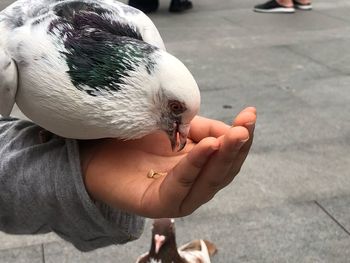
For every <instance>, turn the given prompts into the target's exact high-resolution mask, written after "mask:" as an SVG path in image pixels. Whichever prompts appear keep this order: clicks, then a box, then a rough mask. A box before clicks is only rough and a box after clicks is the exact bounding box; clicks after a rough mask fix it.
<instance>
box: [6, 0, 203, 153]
mask: <svg viewBox="0 0 350 263" xmlns="http://www.w3.org/2000/svg"><path fill="white" fill-rule="evenodd" d="M0 35H1V39H0V96H1V97H0V114H1V115H3V116H8V115H9V114H10V112H11V109H12V107H13V105H14V103H16V104H17V105H18V107H19V108H20V110H21V111H22V112H23V113H24V114H25V115H26V116H27V117H28V118H29V119H31V120H32V121H33V122H35V123H36V124H37V125H39V126H41V127H42V128H44V129H46V130H48V131H49V132H52V133H54V134H57V135H59V136H62V137H66V138H74V139H99V138H118V139H121V140H132V139H138V138H141V137H143V136H145V135H147V134H150V133H153V132H155V131H159V130H160V131H164V132H165V134H166V135H167V136H168V138H169V141H170V145H171V148H172V150H173V151H174V150H175V149H177V150H178V151H180V150H182V149H183V148H184V146H185V144H186V141H187V136H188V133H189V128H190V122H191V120H192V119H193V118H194V116H195V115H196V114H197V113H198V111H199V105H200V92H199V88H198V86H197V83H196V81H195V79H194V77H193V76H192V74H191V73H190V71H189V70H188V69H187V67H186V66H185V65H184V64H183V63H182V62H181V61H180V60H179V59H177V58H176V57H175V56H173V55H171V54H170V53H168V52H167V51H166V49H165V46H164V42H163V40H162V38H161V36H160V34H159V31H158V30H157V28H156V27H155V25H154V24H153V22H152V21H151V20H150V19H149V18H148V17H147V16H146V15H145V14H144V13H142V12H141V11H139V10H137V9H135V8H133V7H130V6H128V5H125V4H123V3H120V2H117V1H114V0H18V1H16V2H14V3H13V4H12V5H10V6H9V7H7V8H6V9H4V10H3V11H1V12H0Z"/></svg>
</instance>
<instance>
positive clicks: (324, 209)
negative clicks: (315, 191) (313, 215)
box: [314, 200, 350, 236]
mask: <svg viewBox="0 0 350 263" xmlns="http://www.w3.org/2000/svg"><path fill="white" fill-rule="evenodd" d="M314 203H315V204H316V205H317V206H318V207H319V208H321V210H322V211H323V212H324V213H325V214H326V215H327V216H329V217H330V218H331V219H332V220H333V221H334V222H335V223H336V224H337V225H338V226H339V227H340V228H341V229H342V230H343V231H344V232H345V233H346V234H348V235H349V236H350V232H349V231H348V230H347V229H346V228H345V226H343V225H342V224H341V223H340V222H339V221H338V220H337V219H336V218H335V217H334V216H332V214H331V213H330V212H328V211H327V209H326V208H324V207H323V206H322V205H321V204H320V203H319V202H317V201H316V200H314Z"/></svg>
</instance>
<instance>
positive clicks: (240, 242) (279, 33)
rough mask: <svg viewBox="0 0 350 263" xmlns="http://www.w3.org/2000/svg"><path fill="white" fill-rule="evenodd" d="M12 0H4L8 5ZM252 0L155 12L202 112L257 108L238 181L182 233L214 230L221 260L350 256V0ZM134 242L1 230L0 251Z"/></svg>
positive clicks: (101, 255)
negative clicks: (75, 241) (272, 2)
mask: <svg viewBox="0 0 350 263" xmlns="http://www.w3.org/2000/svg"><path fill="white" fill-rule="evenodd" d="M6 2H10V1H8V0H5V1H4V0H1V3H0V9H2V8H3V7H5V6H6ZM256 3H257V1H253V0H229V1H228V0H216V1H212V0H201V1H199V0H198V1H196V0H195V1H194V4H195V8H194V10H193V11H190V12H188V13H186V14H183V15H170V14H168V13H167V12H166V9H167V5H168V1H162V8H161V10H160V12H158V13H157V14H154V15H152V16H151V18H152V19H153V20H154V22H155V24H156V25H157V26H158V28H159V29H160V31H161V33H162V35H163V37H164V40H165V42H166V44H167V48H168V50H169V51H170V52H171V53H173V54H175V55H176V56H178V57H179V58H180V59H182V60H183V62H184V63H185V64H187V65H188V67H189V68H190V69H191V71H192V72H193V74H194V76H195V78H196V79H197V81H198V83H199V86H200V88H201V91H202V98H203V103H202V109H201V114H202V115H205V116H209V117H213V118H217V119H220V120H223V121H226V122H230V120H231V118H232V116H233V115H234V114H235V113H237V112H238V111H239V110H240V109H242V108H243V107H244V106H247V105H255V106H256V107H257V108H258V111H259V119H258V125H257V128H256V139H255V143H254V147H253V149H252V153H251V154H250V156H249V158H248V159H247V162H246V164H245V166H244V169H243V170H242V172H241V174H240V175H239V177H238V178H237V180H235V181H234V183H233V184H232V185H231V186H230V187H227V188H226V189H225V190H223V191H222V192H221V193H219V194H218V195H217V197H216V198H215V199H214V200H213V201H211V202H210V203H208V204H207V205H205V206H204V207H202V208H201V209H199V210H198V211H197V212H196V213H195V214H193V215H191V216H189V217H186V218H184V219H180V220H178V221H177V234H178V243H183V242H185V241H188V240H190V239H192V238H199V237H200V238H207V239H210V240H211V241H213V242H215V243H216V244H217V246H218V247H219V253H218V254H217V255H216V256H215V257H214V259H213V262H223V263H230V262H298V263H299V262H349V257H350V212H349V211H350V210H349V206H350V172H349V170H350V117H349V112H350V2H349V1H348V0H331V1H326V0H319V1H315V3H314V10H313V11H312V12H297V13H295V14H292V15H276V14H275V15H270V14H257V13H254V12H252V7H253V5H254V4H256ZM149 237H150V235H149V225H148V226H147V227H146V231H145V234H144V236H143V237H142V238H141V239H140V240H138V241H136V242H133V243H130V244H128V245H125V246H120V247H117V246H115V247H109V248H106V249H100V250H97V251H95V252H91V253H80V252H79V251H77V250H75V249H74V248H73V247H72V246H70V245H69V244H67V243H65V242H62V241H61V240H59V239H58V238H57V237H56V236H54V235H52V234H51V235H44V236H39V237H34V238H33V237H18V236H8V235H4V234H1V235H0V262H97V261H98V262H133V261H134V259H135V258H136V257H137V255H138V254H140V253H141V252H143V251H145V250H148V247H149Z"/></svg>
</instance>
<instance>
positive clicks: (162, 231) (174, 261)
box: [136, 218, 217, 263]
mask: <svg viewBox="0 0 350 263" xmlns="http://www.w3.org/2000/svg"><path fill="white" fill-rule="evenodd" d="M174 223H175V221H174V219H170V218H161V219H155V220H154V222H153V228H152V243H151V248H150V251H149V252H148V253H145V254H143V255H141V256H140V257H139V258H138V259H137V261H136V263H153V262H157V263H210V262H211V261H210V256H212V255H214V254H215V253H216V252H217V248H216V246H215V245H214V244H212V243H210V242H209V241H207V240H203V239H199V240H194V241H192V242H189V243H187V244H185V245H183V246H181V247H180V248H177V245H176V239H175V225H174Z"/></svg>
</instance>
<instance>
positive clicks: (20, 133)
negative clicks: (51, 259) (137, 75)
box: [0, 119, 144, 251]
mask: <svg viewBox="0 0 350 263" xmlns="http://www.w3.org/2000/svg"><path fill="white" fill-rule="evenodd" d="M41 130H42V129H41V128H40V127H38V126H36V125H34V124H33V123H31V122H27V121H19V120H15V119H0V230H2V231H4V232H8V233H13V234H35V233H47V232H50V231H54V232H56V233H57V234H58V235H59V236H61V237H62V238H63V239H65V240H67V241H69V242H71V243H72V244H73V245H74V246H75V247H76V248H78V249H79V250H82V251H89V250H93V249H96V248H100V247H104V246H108V245H112V244H123V243H126V242H128V241H131V240H134V239H137V238H139V237H140V235H141V234H142V232H143V227H144V218H142V217H139V216H137V215H133V214H129V213H127V212H124V211H121V210H118V209H115V208H112V207H109V206H108V205H105V204H102V203H96V204H95V203H94V202H93V201H92V200H91V199H90V197H89V195H88V193H87V192H86V189H85V185H84V182H83V179H82V174H81V168H80V159H79V147H78V142H77V141H76V140H72V139H64V138H61V137H58V136H53V137H52V138H51V139H50V140H49V141H47V142H45V143H41V142H40V139H39V132H40V131H41Z"/></svg>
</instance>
